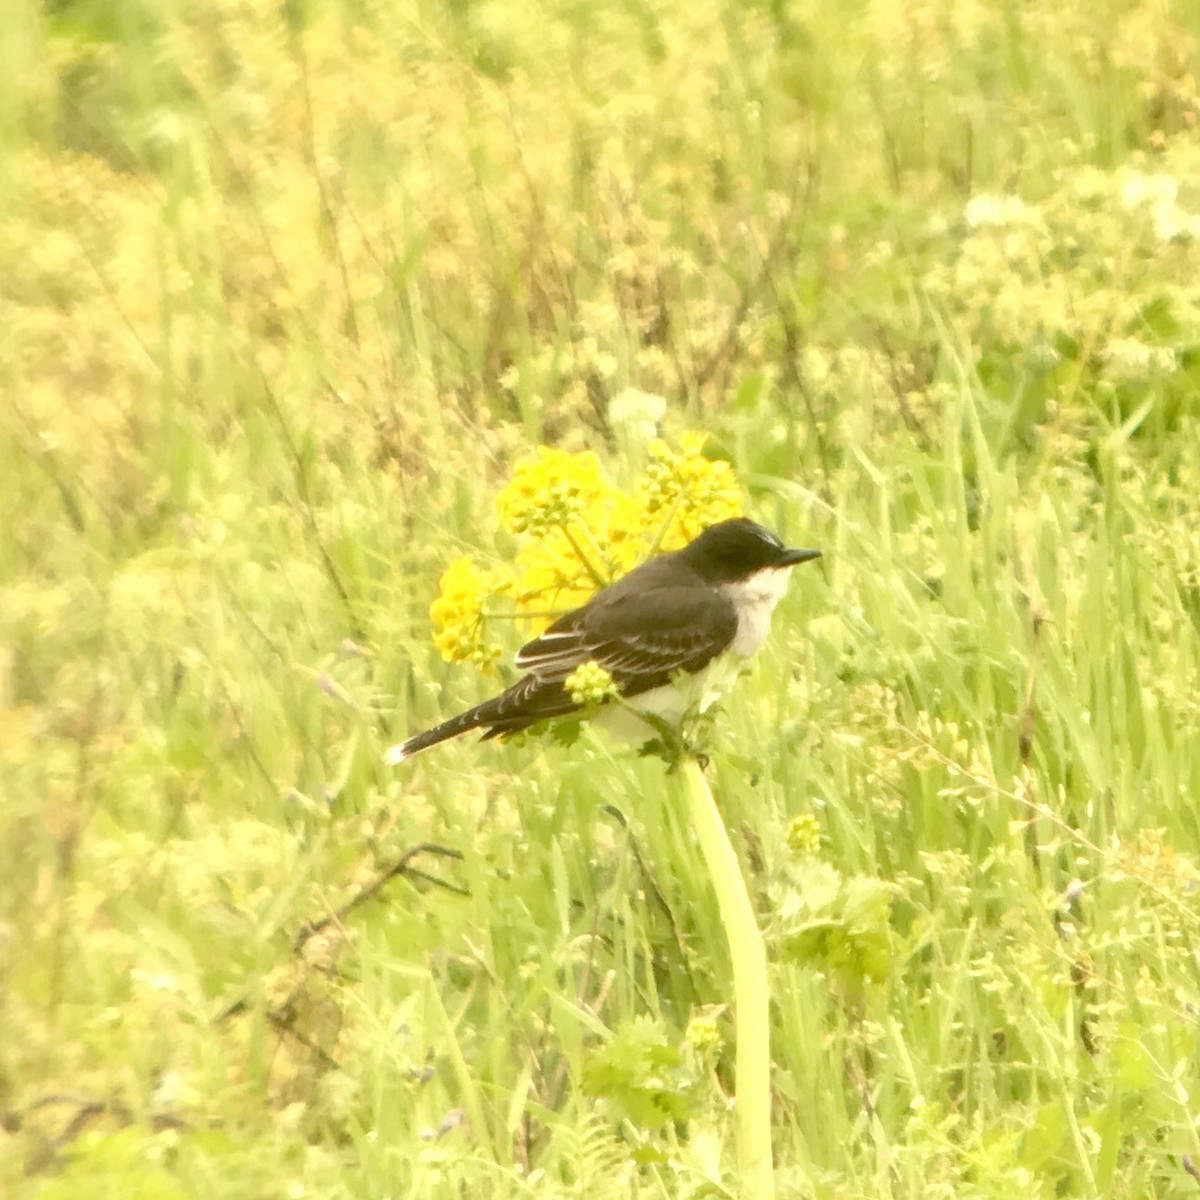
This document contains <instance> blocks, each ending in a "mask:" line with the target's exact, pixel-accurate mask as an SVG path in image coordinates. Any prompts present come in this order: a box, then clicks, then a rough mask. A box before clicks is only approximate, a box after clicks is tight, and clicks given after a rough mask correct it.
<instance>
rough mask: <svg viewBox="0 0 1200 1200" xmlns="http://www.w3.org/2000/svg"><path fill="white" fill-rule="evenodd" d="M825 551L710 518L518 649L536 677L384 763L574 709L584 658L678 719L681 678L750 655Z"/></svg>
mask: <svg viewBox="0 0 1200 1200" xmlns="http://www.w3.org/2000/svg"><path fill="white" fill-rule="evenodd" d="M820 554H821V552H820V550H792V549H789V548H788V547H786V546H785V545H784V544H783V543H782V542H781V541H780V540H779V539H778V538H777V537H776V536H775V535H774V534H773V533H770V532H768V531H767V530H766V529H764V528H763V527H762V526H761V525H756V524H755V523H754V522H753V521H749V520H747V519H746V518H745V517H737V518H735V519H733V520H731V521H722V522H721V523H720V524H718V525H712V526H710V527H709V528H708V529H706V530H705V531H704V532H703V533H702V534H700V536H699V537H697V538H695V539H694V540H693V541H691V542H689V543H688V544H687V545H686V546H684V548H683V549H682V550H676V551H674V552H672V553H670V554H660V555H659V556H658V557H657V558H652V559H651V560H650V561H649V562H645V563H643V564H642V565H641V566H640V567H635V568H634V569H633V570H632V571H630V572H629V574H628V575H625V576H623V577H622V578H621V579H618V580H617V581H616V583H613V584H611V585H610V586H609V587H606V588H604V589H603V590H602V591H599V592H597V593H596V595H595V596H593V597H592V598H591V599H590V600H589V601H588V602H587V603H586V604H585V605H583V607H582V608H577V609H575V610H574V611H573V612H569V613H566V614H565V615H564V616H561V617H559V618H558V620H556V621H555V622H554V624H553V625H551V626H550V628H549V629H547V630H546V631H545V633H543V634H542V635H541V636H540V637H536V638H534V639H533V641H532V642H530V643H529V644H528V645H526V646H524V647H523V648H522V649H521V651H520V653H518V655H517V657H516V665H517V666H518V667H521V668H523V669H525V670H527V671H528V672H529V673H528V674H527V675H525V677H524V678H522V679H519V680H518V681H517V682H516V683H514V684H513V685H512V687H510V688H509V689H508V690H507V691H505V692H502V693H501V694H500V695H499V696H496V697H494V698H493V699H491V700H485V701H484V702H483V703H482V704H477V705H476V706H475V707H474V708H470V709H468V710H467V711H466V712H464V713H460V714H459V715H458V716H457V717H451V718H450V720H448V721H444V722H443V723H442V724H441V725H437V726H435V727H434V728H433V729H429V730H426V731H425V732H424V733H418V734H416V735H415V736H413V737H410V738H409V739H408V741H406V742H401V743H400V744H399V745H398V746H393V747H392V748H391V749H390V750H389V751H388V752H387V754H386V759H387V761H388V762H389V763H392V764H395V763H401V762H403V761H404V760H405V759H406V758H411V757H412V756H413V755H414V754H417V753H419V752H420V751H422V750H427V749H429V747H430V746H436V745H437V744H438V743H439V742H444V741H446V740H447V739H448V738H452V737H457V736H458V735H459V734H461V733H467V732H469V731H470V730H472V729H482V730H483V731H484V732H483V736H484V737H485V738H492V737H497V736H500V735H503V734H506V733H516V732H517V731H518V730H521V729H526V728H528V727H529V726H530V725H533V724H535V723H537V722H538V721H544V720H546V719H547V718H548V717H559V716H563V715H565V714H567V713H573V712H577V711H579V706H578V705H577V704H576V703H575V702H574V701H573V700H572V699H571V696H570V694H569V692H568V691H567V688H566V686H565V682H564V681H565V680H566V679H567V677H568V676H569V675H570V674H571V673H572V672H573V671H575V669H576V668H577V667H580V666H582V665H583V664H584V663H588V662H595V663H598V664H599V665H600V666H601V667H603V668H604V669H605V670H606V671H607V672H608V673H609V675H611V677H612V680H613V682H614V684H615V685H616V688H617V690H618V692H619V693H620V695H621V697H622V699H624V700H627V701H629V702H630V707H632V708H634V709H640V710H642V711H645V712H648V713H651V714H653V715H655V716H658V717H662V718H664V719H674V720H678V718H679V717H680V716H682V714H683V712H684V710H685V708H686V705H687V695H686V691H684V690H681V689H680V688H679V687H678V686H677V685H678V683H679V682H680V680H681V679H682V678H683V677H684V676H698V675H699V673H700V672H702V671H704V670H705V668H707V667H708V666H709V664H710V663H712V662H713V660H714V659H716V658H717V657H718V656H720V655H722V654H723V653H724V652H725V651H732V652H733V653H734V654H735V655H741V656H743V657H747V656H749V655H751V654H753V653H754V652H755V651H756V650H757V649H758V648H759V646H761V645H762V643H763V641H764V640H765V638H766V636H767V633H768V631H769V630H770V627H771V613H772V612H773V610H774V608H775V605H776V604H778V603H779V600H780V598H781V597H782V596H783V594H784V592H785V591H786V590H787V580H788V574H787V572H788V568H789V567H794V566H795V565H796V564H797V563H802V562H808V561H809V560H811V559H814V558H818V557H819V556H820ZM646 729H647V732H649V726H648V725H647V726H646Z"/></svg>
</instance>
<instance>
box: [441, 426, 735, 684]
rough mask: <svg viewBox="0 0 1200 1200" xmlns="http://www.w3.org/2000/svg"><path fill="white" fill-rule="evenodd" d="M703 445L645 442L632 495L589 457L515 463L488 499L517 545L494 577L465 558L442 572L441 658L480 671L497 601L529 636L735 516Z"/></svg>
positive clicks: (728, 483) (490, 650)
mask: <svg viewBox="0 0 1200 1200" xmlns="http://www.w3.org/2000/svg"><path fill="white" fill-rule="evenodd" d="M706 440H707V434H704V433H685V434H684V435H683V437H682V438H681V442H680V446H681V448H680V449H679V450H678V451H677V450H674V449H672V448H671V447H670V446H669V445H668V444H667V443H666V442H664V441H661V440H656V441H654V442H652V443H651V446H650V458H651V462H650V465H649V466H648V468H647V470H646V472H645V475H644V476H643V478H642V479H641V480H640V481H639V482H638V484H637V485H636V487H634V488H633V489H632V490H623V489H621V488H618V487H616V486H614V485H613V484H612V483H611V482H610V481H609V480H608V478H607V477H606V475H605V474H604V471H603V469H602V468H601V465H600V460H599V459H598V458H597V457H596V455H595V454H593V453H591V452H590V451H587V452H584V453H579V454H571V453H568V452H566V451H563V450H554V449H551V448H550V447H547V446H542V447H540V448H539V449H538V451H537V453H536V454H535V455H534V456H533V457H531V458H529V459H526V460H525V461H524V462H522V463H520V464H519V465H518V467H517V469H516V472H515V473H514V475H513V478H512V480H511V481H510V482H509V483H508V485H507V486H506V487H505V488H504V489H503V490H502V491H501V493H500V494H499V496H498V497H497V498H496V512H497V516H498V517H499V521H500V525H501V527H502V528H503V529H505V530H506V531H507V532H508V533H511V534H513V535H514V536H515V537H516V538H517V539H518V549H517V554H516V557H515V559H514V561H513V563H512V565H511V566H509V567H505V568H503V569H501V570H494V571H489V570H485V569H483V568H481V567H479V566H478V565H477V564H476V563H475V562H474V561H473V560H472V559H470V558H468V557H462V558H459V559H456V560H455V561H454V562H453V563H451V564H450V566H449V567H448V568H447V569H446V572H445V573H444V574H443V576H442V579H441V587H440V590H439V594H438V597H437V599H436V600H434V602H433V604H432V606H431V608H430V610H429V615H430V617H431V618H432V620H433V625H434V630H435V633H434V644H435V645H436V646H437V648H438V651H439V652H440V653H441V655H442V657H443V658H445V659H446V660H447V661H450V662H473V663H475V665H476V666H477V667H479V668H480V669H481V670H484V671H487V670H490V669H491V668H492V667H493V666H494V664H495V662H496V660H497V659H498V658H499V656H500V647H499V646H498V645H497V644H496V643H495V642H492V641H488V640H487V635H486V630H485V622H486V618H487V617H488V616H489V615H497V614H499V613H503V612H505V606H504V604H503V603H502V602H503V601H505V600H506V601H507V602H508V609H507V610H508V615H511V616H517V617H523V618H526V619H527V621H528V623H529V632H533V631H536V630H537V629H538V628H542V627H544V626H545V625H546V624H547V623H548V622H549V621H550V620H552V619H553V618H554V617H555V616H556V615H558V614H559V613H561V612H564V611H566V610H568V609H571V608H575V607H577V606H578V605H580V604H583V603H584V602H585V601H586V600H587V599H588V598H589V597H590V596H592V595H593V594H594V593H595V592H596V591H598V590H599V589H600V588H602V587H604V586H606V585H607V584H609V583H611V582H612V581H613V580H614V579H616V578H618V577H620V576H621V575H623V574H625V573H626V572H627V571H629V570H631V569H632V568H633V567H635V566H637V565H638V563H640V562H643V561H644V560H645V559H646V558H648V557H650V555H652V554H654V553H656V552H657V551H658V550H671V549H675V548H676V547H678V546H682V545H684V544H685V543H686V542H688V541H690V540H691V539H692V538H693V537H695V536H696V535H697V534H698V533H699V532H700V531H701V530H702V529H705V528H707V527H708V526H709V525H712V524H715V523H716V522H717V521H723V520H725V519H726V518H727V517H734V516H738V515H739V514H740V513H741V511H742V496H741V491H740V489H739V487H738V483H737V478H736V476H735V475H734V473H733V468H732V467H731V466H730V465H729V463H727V462H722V461H719V460H713V459H709V458H706V457H705V456H704V453H703V451H704V443H705V441H706ZM592 682H594V681H592Z"/></svg>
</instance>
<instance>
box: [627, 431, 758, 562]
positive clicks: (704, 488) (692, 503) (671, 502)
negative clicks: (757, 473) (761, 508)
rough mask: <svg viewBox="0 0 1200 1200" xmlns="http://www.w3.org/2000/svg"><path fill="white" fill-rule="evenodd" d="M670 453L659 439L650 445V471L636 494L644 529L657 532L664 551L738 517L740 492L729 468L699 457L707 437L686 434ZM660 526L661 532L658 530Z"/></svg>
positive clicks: (699, 434) (705, 435)
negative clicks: (722, 522) (639, 503)
mask: <svg viewBox="0 0 1200 1200" xmlns="http://www.w3.org/2000/svg"><path fill="white" fill-rule="evenodd" d="M679 441H680V447H681V449H680V450H679V451H675V450H672V449H671V447H670V446H669V445H668V444H667V443H666V442H665V441H663V440H662V439H661V438H656V439H655V440H654V441H652V442H651V443H650V458H651V460H652V461H651V463H650V466H649V467H648V468H647V469H646V474H645V477H644V478H643V480H642V483H641V486H640V487H639V489H638V498H639V500H640V502H641V506H642V511H643V524H644V527H645V528H646V529H647V530H650V531H653V532H654V533H655V534H658V533H660V531H661V537H660V540H659V545H660V546H661V548H662V549H664V550H673V549H677V548H678V547H679V546H683V545H686V544H687V543H688V542H690V541H691V540H692V538H694V537H695V536H696V535H697V534H698V533H700V532H701V531H702V530H704V529H707V528H708V526H710V525H715V524H716V523H717V522H718V521H724V520H727V519H728V518H729V517H737V516H741V513H742V492H741V488H740V487H739V486H738V482H737V477H736V476H735V475H734V473H733V468H732V467H731V466H730V465H729V463H727V462H724V461H723V460H720V459H710V458H705V457H704V444H705V442H707V441H708V434H706V433H697V432H689V433H685V434H683V436H682V437H681V438H680V439H679ZM664 526H665V528H664Z"/></svg>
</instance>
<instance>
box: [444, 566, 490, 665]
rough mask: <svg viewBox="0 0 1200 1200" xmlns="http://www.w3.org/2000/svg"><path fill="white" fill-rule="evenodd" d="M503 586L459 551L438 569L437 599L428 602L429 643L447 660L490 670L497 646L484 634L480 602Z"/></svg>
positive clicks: (485, 600)
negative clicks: (430, 632)
mask: <svg viewBox="0 0 1200 1200" xmlns="http://www.w3.org/2000/svg"><path fill="white" fill-rule="evenodd" d="M503 590H504V587H503V584H502V581H501V579H500V578H499V576H498V575H497V574H496V573H495V572H494V571H485V570H483V569H482V568H480V567H478V566H477V565H476V564H475V563H474V561H473V560H472V559H470V558H469V557H468V556H467V555H465V554H463V555H460V556H459V557H458V558H456V559H455V560H454V561H453V562H452V563H451V564H450V565H449V566H448V567H447V568H446V569H445V571H443V572H442V578H441V580H440V583H439V588H438V596H437V599H436V600H434V602H433V603H432V604H431V605H430V606H429V616H430V619H431V620H432V621H433V627H434V630H435V632H434V635H433V644H434V645H435V646H436V647H437V649H438V653H439V654H441V656H442V657H443V658H444V659H445V660H446V661H447V662H473V663H474V664H475V665H476V666H477V667H478V668H479V669H480V670H481V671H485V672H487V671H491V670H492V669H493V668H494V666H495V664H496V660H497V659H498V658H499V657H500V654H501V649H500V647H499V646H498V645H497V644H495V643H494V642H488V641H486V640H485V637H484V628H483V621H484V616H485V613H484V605H485V604H486V602H487V601H488V599H489V598H490V597H491V596H493V595H496V594H497V593H500V592H502V591H503Z"/></svg>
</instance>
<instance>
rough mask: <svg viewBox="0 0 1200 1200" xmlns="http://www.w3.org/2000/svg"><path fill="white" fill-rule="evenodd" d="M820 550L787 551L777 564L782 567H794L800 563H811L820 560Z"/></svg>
mask: <svg viewBox="0 0 1200 1200" xmlns="http://www.w3.org/2000/svg"><path fill="white" fill-rule="evenodd" d="M820 557H821V552H820V550H785V551H784V552H783V557H782V558H780V560H779V562H778V563H777V564H776V565H777V566H780V567H794V566H797V565H798V564H800V563H805V562H811V561H812V560H813V559H814V558H820Z"/></svg>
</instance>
